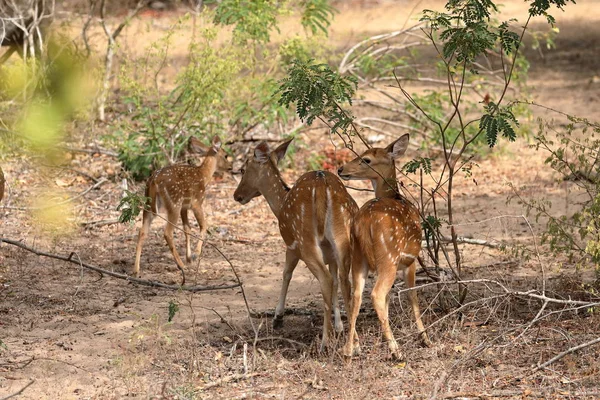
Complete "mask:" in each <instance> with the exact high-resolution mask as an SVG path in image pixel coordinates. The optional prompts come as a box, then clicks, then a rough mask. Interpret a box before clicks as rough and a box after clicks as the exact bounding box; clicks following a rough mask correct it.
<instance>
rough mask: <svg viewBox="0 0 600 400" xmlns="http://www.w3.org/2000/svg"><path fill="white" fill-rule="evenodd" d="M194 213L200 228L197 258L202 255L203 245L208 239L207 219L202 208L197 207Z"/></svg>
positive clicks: (193, 209)
mask: <svg viewBox="0 0 600 400" xmlns="http://www.w3.org/2000/svg"><path fill="white" fill-rule="evenodd" d="M192 211H193V212H194V216H195V217H196V221H198V226H199V227H200V239H199V241H198V246H197V247H196V254H197V257H200V255H201V254H202V245H203V244H204V240H205V239H206V230H207V228H208V227H207V225H206V218H205V217H204V210H202V207H201V206H195V207H194V208H192Z"/></svg>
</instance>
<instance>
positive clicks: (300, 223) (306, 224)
mask: <svg viewBox="0 0 600 400" xmlns="http://www.w3.org/2000/svg"><path fill="white" fill-rule="evenodd" d="M290 142H291V140H289V141H287V142H285V143H283V144H281V145H280V146H279V147H277V148H276V149H275V150H273V151H270V149H269V146H268V145H267V143H265V142H261V143H260V144H258V145H257V146H256V148H255V149H254V152H253V154H252V155H250V157H249V158H248V160H247V161H246V163H245V164H244V167H243V168H242V171H241V172H242V179H241V181H240V183H239V185H238V187H237V189H236V191H235V193H234V196H233V197H234V199H235V200H236V201H238V202H240V203H242V204H246V203H248V202H249V201H250V200H251V199H253V198H255V197H258V196H260V195H263V196H264V197H265V199H266V201H267V203H268V204H269V206H270V208H271V210H272V211H273V214H275V217H277V220H278V221H279V232H280V233H281V237H282V238H283V241H284V242H285V244H286V246H287V249H286V253H285V267H284V269H283V283H282V286H281V292H280V295H279V301H278V303H277V307H276V309H275V317H274V320H273V325H274V327H276V328H277V327H280V326H281V325H282V324H283V314H284V308H285V299H286V296H287V291H288V287H289V284H290V280H291V279H292V275H293V273H294V269H295V268H296V266H297V265H298V261H299V260H302V261H304V263H305V264H306V266H307V267H308V269H309V270H310V272H312V274H313V275H314V276H315V277H316V278H317V280H318V281H319V284H320V286H321V293H322V295H323V302H324V315H323V340H322V341H321V350H323V348H324V346H325V345H326V344H327V342H328V341H329V340H330V339H331V337H332V333H333V332H332V324H331V312H332V308H333V310H334V318H335V330H336V331H337V332H341V331H343V324H342V320H341V316H340V311H339V307H338V300H337V289H338V285H340V286H341V289H342V296H343V298H344V302H345V304H346V308H347V307H348V305H349V304H350V303H349V302H350V281H349V271H350V225H351V221H352V216H353V215H354V213H355V212H356V211H357V210H358V206H357V205H356V202H355V201H354V199H352V197H350V195H349V194H348V192H347V191H346V188H345V187H344V185H343V184H342V182H341V181H340V179H339V178H338V177H337V176H335V175H334V174H332V173H330V172H326V171H313V172H307V173H305V174H304V175H302V176H301V177H300V178H299V179H298V181H297V182H296V184H295V185H294V187H293V188H291V189H290V188H289V187H288V186H287V185H286V184H285V182H284V181H283V179H282V178H281V174H280V172H279V169H278V167H277V164H278V162H279V161H280V160H281V159H282V158H283V157H284V156H285V153H286V150H287V148H288V146H289V144H290ZM326 265H328V266H329V269H328V268H327V267H326ZM338 274H339V276H338Z"/></svg>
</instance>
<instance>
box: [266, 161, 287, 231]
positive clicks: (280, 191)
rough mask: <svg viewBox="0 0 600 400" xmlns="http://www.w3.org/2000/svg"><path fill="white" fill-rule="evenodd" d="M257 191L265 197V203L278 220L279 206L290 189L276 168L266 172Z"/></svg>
mask: <svg viewBox="0 0 600 400" xmlns="http://www.w3.org/2000/svg"><path fill="white" fill-rule="evenodd" d="M259 191H260V193H261V194H262V195H263V196H264V197H265V200H267V203H269V207H271V211H273V214H275V216H276V217H277V219H279V211H280V210H281V204H282V203H283V199H285V196H286V195H287V193H288V192H289V191H290V188H289V187H288V185H287V184H286V183H285V182H284V181H283V179H282V178H281V174H280V173H279V170H278V169H277V168H275V167H273V168H269V169H268V170H267V172H266V174H265V178H264V180H263V181H262V184H261V187H260V188H259Z"/></svg>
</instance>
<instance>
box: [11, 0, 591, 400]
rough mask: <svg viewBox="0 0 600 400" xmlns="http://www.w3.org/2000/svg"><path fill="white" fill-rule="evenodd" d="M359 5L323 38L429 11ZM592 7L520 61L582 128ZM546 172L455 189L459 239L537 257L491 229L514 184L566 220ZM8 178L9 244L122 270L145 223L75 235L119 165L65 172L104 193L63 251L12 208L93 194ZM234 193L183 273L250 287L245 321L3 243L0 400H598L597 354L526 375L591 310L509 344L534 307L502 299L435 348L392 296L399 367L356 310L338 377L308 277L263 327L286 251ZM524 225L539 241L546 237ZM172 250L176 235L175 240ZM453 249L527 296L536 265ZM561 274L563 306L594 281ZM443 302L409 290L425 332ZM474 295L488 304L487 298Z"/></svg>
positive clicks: (150, 249) (508, 165)
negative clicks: (46, 195) (173, 308)
mask: <svg viewBox="0 0 600 400" xmlns="http://www.w3.org/2000/svg"><path fill="white" fill-rule="evenodd" d="M368 3H369V4H365V5H364V6H363V7H362V8H360V6H359V5H358V6H357V5H354V7H353V8H351V7H346V6H341V7H340V9H341V14H340V15H339V16H338V18H337V19H336V23H335V25H334V27H333V30H332V34H331V38H332V40H333V41H335V42H338V43H342V42H346V43H352V42H354V41H355V40H356V38H357V37H364V36H366V35H367V34H374V33H379V32H382V31H386V30H392V29H396V28H397V27H398V25H400V26H401V25H403V24H404V20H405V17H401V16H404V15H406V14H407V10H410V9H412V8H413V7H417V8H426V7H434V6H437V5H439V4H440V2H434V3H429V2H391V1H387V2H386V1H381V2H368ZM522 11H523V5H522V3H520V2H517V1H509V2H507V6H506V7H505V13H507V14H509V15H512V14H511V13H517V12H522ZM597 11H600V1H587V2H585V4H581V5H580V4H578V5H569V6H568V7H567V12H566V13H564V15H563V14H560V13H559V18H558V25H559V26H560V28H561V34H560V36H559V37H558V39H557V41H556V45H557V49H556V50H544V51H543V54H542V53H538V52H533V51H530V52H529V53H530V54H529V59H530V61H531V63H532V68H531V70H530V80H529V83H530V85H531V87H532V88H533V89H532V91H533V93H534V96H535V97H536V98H537V100H538V101H539V102H542V103H543V104H545V105H546V106H549V107H552V108H555V109H559V110H562V111H564V112H568V113H575V114H577V115H579V116H582V117H587V118H589V119H592V120H600V82H599V80H598V79H597V78H598V76H600V59H599V58H600V23H599V22H600V17H598V12H597ZM364 21H368V23H367V24H365V23H364ZM534 114H535V115H538V116H544V115H546V113H545V112H544V111H543V110H541V109H534ZM310 142H311V143H312V145H313V147H312V148H311V150H316V151H318V150H320V149H323V148H326V147H327V146H328V144H327V140H326V137H325V136H324V135H322V133H321V132H317V131H313V132H312V133H310ZM307 156H308V150H302V151H301V152H300V153H298V157H307ZM543 160H544V155H542V154H539V153H536V152H535V151H534V150H532V149H530V148H528V147H527V143H526V142H525V141H524V140H519V141H517V142H516V143H513V144H510V145H507V146H505V147H504V148H503V150H502V151H500V152H498V154H496V155H495V156H493V157H490V158H488V159H486V160H483V161H481V162H479V168H478V170H477V171H476V179H477V182H478V183H477V184H475V183H474V182H473V181H472V180H462V181H459V182H458V183H457V187H456V195H455V201H456V218H457V223H458V224H459V234H461V235H464V236H469V235H472V236H474V237H478V238H484V239H489V240H501V241H513V242H522V243H525V244H528V245H531V243H532V241H531V231H530V229H529V227H528V225H527V222H526V221H525V220H524V219H523V218H504V217H501V216H507V215H510V216H521V215H523V213H524V210H523V209H522V207H521V206H519V205H518V204H516V203H511V204H507V203H506V199H507V196H508V195H509V194H510V189H509V188H508V187H507V185H506V184H507V182H511V183H513V184H514V185H515V186H516V187H523V188H524V189H523V192H524V193H526V194H528V195H531V196H545V197H547V198H549V199H551V200H552V201H553V203H554V204H555V209H556V210H557V213H561V212H567V213H568V212H570V210H572V208H573V204H574V203H575V198H574V197H573V196H574V195H573V194H571V193H570V191H569V188H570V185H571V184H570V183H568V182H562V181H560V180H559V179H558V177H557V176H556V175H555V174H553V173H552V172H551V171H550V170H549V169H548V168H547V167H546V166H545V165H544V163H543ZM2 167H3V169H4V172H5V175H6V179H7V182H8V185H9V186H8V191H7V195H6V197H5V199H4V200H3V205H2V207H0V232H1V235H2V236H4V237H7V238H11V239H13V240H19V241H23V242H24V243H26V244H28V245H30V246H33V247H35V248H36V249H40V250H44V251H47V252H51V253H55V254H60V255H64V256H68V255H69V254H70V253H71V252H75V255H76V256H77V257H79V258H81V260H82V261H85V262H88V263H91V264H93V265H97V266H99V267H101V268H104V269H108V270H113V271H115V272H122V273H128V272H129V271H130V270H131V268H132V267H133V261H134V249H135V239H136V235H137V229H139V226H140V224H141V222H140V221H139V220H138V221H137V223H136V225H135V226H129V225H122V224H109V225H104V226H99V227H94V228H91V229H83V228H81V227H79V226H78V225H77V223H78V222H82V221H98V220H104V219H111V218H115V217H116V216H117V215H118V212H117V211H116V210H115V209H116V205H117V204H118V201H119V198H120V194H121V189H120V180H119V179H118V178H117V175H115V171H117V166H116V165H115V161H114V159H113V158H111V157H109V156H98V155H95V156H90V155H85V154H78V155H77V156H76V159H75V160H73V162H72V163H71V167H72V168H74V169H81V170H85V171H86V173H88V174H90V175H92V176H94V177H95V178H101V177H107V178H108V181H107V182H106V183H105V184H103V185H102V186H100V187H99V188H98V189H97V190H93V191H91V192H89V193H87V194H86V195H85V196H82V197H80V198H78V199H77V200H76V201H74V202H73V204H74V208H73V210H72V214H71V215H70V217H69V220H70V221H71V222H72V228H71V230H70V232H68V233H63V234H61V235H59V236H56V237H53V236H50V235H48V234H47V232H45V228H46V227H42V226H40V225H39V224H37V223H36V220H35V218H34V217H33V216H32V214H31V212H30V211H28V210H20V209H18V208H19V207H29V206H30V205H31V201H32V200H33V199H35V198H36V196H37V193H39V188H41V187H45V186H50V187H59V188H62V189H63V190H66V191H67V192H68V193H70V194H72V195H73V194H76V193H80V192H82V191H84V190H85V189H86V188H88V187H89V186H90V185H91V184H93V182H91V181H90V180H89V179H87V178H85V177H83V176H81V175H78V174H76V173H74V172H73V171H72V170H68V169H64V170H62V169H61V170H58V169H57V170H47V169H46V170H44V171H43V172H40V170H39V168H38V167H37V166H36V164H35V163H34V161H33V160H27V159H19V160H10V159H9V160H5V161H4V163H3V165H2ZM300 173H301V172H300V171H292V170H288V171H286V173H285V176H286V179H287V180H288V182H293V181H294V180H295V179H296V178H297V177H298V176H299V175H300ZM235 186H236V182H235V181H234V180H233V178H231V177H225V178H224V179H223V180H221V181H219V182H216V183H215V184H213V185H212V186H211V188H210V190H209V192H208V195H207V201H206V205H207V207H206V213H207V218H208V221H209V224H210V242H211V244H212V245H214V246H215V247H212V246H206V245H205V252H204V254H203V257H202V258H201V259H200V260H199V261H198V262H196V263H195V264H194V265H193V266H191V267H190V269H189V270H188V274H187V277H188V280H189V283H191V284H197V285H219V284H224V283H235V282H236V280H235V276H234V274H233V272H232V270H231V267H230V265H229V263H228V262H227V261H226V260H225V259H224V258H223V257H222V256H221V254H219V252H218V251H217V250H216V248H217V249H218V250H219V251H220V252H222V254H224V255H225V256H226V257H227V259H228V260H229V261H230V262H231V264H232V265H233V266H234V267H235V270H236V271H237V273H238V274H239V275H240V277H241V279H242V280H243V283H244V291H245V295H246V298H247V301H248V306H249V307H250V309H251V310H252V311H253V312H254V313H255V314H254V318H253V319H252V323H250V320H249V319H248V317H247V311H246V307H245V303H244V298H243V296H242V294H241V291H240V289H239V288H237V289H229V290H221V291H210V292H203V293H196V294H191V293H186V292H173V291H168V290H162V289H158V288H150V287H144V286H138V285H134V284H131V283H126V282H125V281H122V280H117V279H113V278H110V277H108V276H103V277H101V276H99V275H98V274H96V273H94V272H91V271H89V270H86V269H81V268H79V267H77V266H74V265H73V264H67V263H65V262H63V261H59V260H53V259H49V258H45V257H39V256H37V255H34V254H32V253H29V252H25V251H23V250H21V249H18V248H16V247H14V246H10V245H7V244H1V245H0V284H1V286H0V340H1V341H2V343H0V346H1V347H0V398H2V397H3V396H6V395H9V394H12V393H15V392H16V391H17V390H19V389H21V388H22V387H24V386H25V385H26V384H28V382H30V381H32V380H33V381H34V382H33V384H32V385H31V386H29V387H28V388H27V389H26V390H25V391H24V392H23V393H22V394H21V395H20V397H18V398H22V399H119V398H135V399H137V398H139V399H146V398H169V399H191V398H202V399H204V398H256V399H258V398H277V399H287V398H308V399H313V398H315V399H316V398H339V399H358V398H365V399H371V398H382V399H391V398H394V399H403V398H424V397H426V396H429V395H430V394H431V393H433V392H434V391H435V390H436V384H439V382H441V380H442V379H444V378H445V377H446V375H444V374H449V375H450V377H449V378H448V380H447V384H446V385H443V387H441V388H438V390H440V393H439V395H440V396H443V395H444V393H445V395H447V396H450V395H451V394H457V396H458V394H462V395H463V396H464V397H468V396H469V394H471V395H472V397H474V396H476V395H478V394H482V393H495V395H488V397H486V398H572V399H575V398H577V399H580V398H597V396H600V393H599V392H598V390H599V388H598V386H597V382H598V379H599V374H600V367H599V365H598V362H597V360H598V357H599V356H600V354H599V350H598V349H597V348H596V349H594V348H590V349H587V350H584V351H582V352H581V353H578V354H576V355H570V356H567V357H565V358H564V359H563V360H561V361H560V362H559V363H557V364H555V365H554V367H553V368H552V369H551V370H546V371H544V372H542V373H537V374H527V371H528V369H529V368H530V367H531V366H532V365H534V364H536V363H539V362H543V361H545V360H547V359H549V358H551V357H552V356H554V355H555V354H557V353H558V352H560V351H562V350H564V349H566V348H568V347H570V346H572V345H575V344H577V343H581V342H584V341H586V340H590V339H592V338H593V337H597V336H598V334H599V333H600V328H599V326H600V319H599V317H598V315H597V313H596V314H594V313H585V314H584V313H579V314H578V313H575V312H571V313H568V314H566V315H563V314H560V315H557V316H556V318H548V319H547V320H545V321H543V322H541V323H540V324H539V325H536V326H535V327H534V329H531V330H530V331H527V332H526V333H525V334H523V335H522V336H520V337H517V335H518V332H520V331H518V330H515V329H512V328H515V327H517V326H521V325H522V324H524V323H526V322H527V321H529V320H530V319H531V318H532V317H533V316H534V315H535V313H536V312H537V310H538V308H539V304H535V303H528V302H524V301H520V300H517V299H516V298H511V299H508V300H507V299H504V300H503V301H499V302H497V303H493V302H491V303H490V304H489V305H488V306H486V307H481V308H472V309H469V310H468V312H466V314H465V319H464V323H462V324H461V323H459V322H458V321H457V320H456V318H448V319H446V320H443V321H441V322H440V323H439V324H437V325H435V326H434V327H433V328H432V329H431V337H432V339H433V342H434V344H433V346H432V347H431V348H429V349H426V348H422V347H420V346H419V343H418V341H417V338H416V337H415V336H414V333H415V328H414V326H413V317H412V314H411V312H410V307H407V299H406V296H405V295H401V296H397V297H394V298H393V301H392V306H391V313H392V315H393V317H392V318H393V323H394V332H395V335H396V338H397V339H398V340H399V342H400V343H401V346H402V347H403V349H404V350H405V353H406V355H407V362H406V363H394V362H391V361H390V360H388V359H387V348H386V346H385V343H382V340H381V339H380V334H379V326H378V323H377V318H376V316H375V315H374V313H373V311H372V308H371V305H370V301H369V300H368V296H366V297H367V299H366V301H365V304H364V308H365V311H364V312H363V313H362V314H361V317H360V319H359V329H360V331H359V333H360V334H361V336H362V337H363V342H364V344H363V347H364V349H363V351H364V354H363V356H361V357H358V358H356V359H355V360H354V361H353V363H352V364H351V365H346V364H344V363H343V362H342V361H341V359H340V358H339V356H338V355H337V354H336V353H335V352H331V353H327V354H319V353H318V352H317V349H318V343H319V341H318V337H319V334H320V332H321V322H322V317H321V316H320V315H321V311H320V304H321V300H320V294H319V287H318V283H317V281H316V279H315V278H314V277H313V276H312V275H311V274H310V273H309V272H308V270H307V269H306V268H304V267H303V266H299V267H298V268H297V270H296V273H295V275H294V279H293V281H292V284H291V287H290V292H289V295H288V304H287V306H288V308H289V310H291V313H290V314H289V315H287V316H286V320H285V326H284V328H283V329H282V330H278V331H273V329H272V327H271V320H270V318H269V317H268V315H269V313H272V311H273V309H274V306H275V304H276V301H277V297H278V292H279V286H280V283H281V269H282V265H283V259H284V246H283V243H282V240H281V238H280V236H279V232H278V228H277V223H276V220H275V218H274V217H273V216H272V214H271V212H270V210H269V208H268V206H267V204H266V202H265V201H264V199H255V200H253V201H252V202H251V203H249V204H248V205H245V206H241V205H239V204H238V203H236V202H235V201H233V198H232V194H233V191H234V189H235ZM365 187H366V185H365ZM140 188H141V186H140ZM351 194H352V195H353V196H355V198H356V199H357V202H358V203H359V204H362V203H364V201H366V200H367V199H368V198H369V194H368V193H364V192H351ZM481 221H484V222H481ZM531 223H532V224H533V229H534V230H535V232H539V231H540V230H541V229H542V228H543V226H542V225H541V224H536V223H535V221H531ZM161 225H162V224H161V223H160V222H158V221H157V222H155V224H154V225H153V229H152V234H151V235H150V237H149V239H148V240H147V241H146V244H145V246H144V251H143V253H142V274H143V277H144V278H147V279H155V280H161V281H165V282H168V283H177V282H178V281H179V273H178V270H177V268H176V266H175V263H174V262H173V260H172V256H171V254H170V252H169V250H168V248H167V247H166V246H165V243H164V240H163V238H162V228H161ZM181 236H182V235H177V237H176V240H177V242H178V243H179V244H181V243H182V237H181ZM461 249H462V254H463V257H464V262H465V265H466V276H467V277H468V278H470V277H478V278H480V277H487V278H494V279H499V280H502V281H503V282H507V283H509V284H511V285H514V286H515V287H521V288H523V287H525V288H535V287H537V286H538V285H539V283H540V275H541V272H540V268H539V264H538V262H536V261H535V260H527V259H520V258H516V257H513V256H511V255H510V254H507V253H504V252H501V251H499V250H496V249H490V248H485V247H473V246H463V247H461ZM562 261H563V260H558V259H556V258H555V257H553V256H552V255H551V254H549V253H547V252H545V251H544V252H542V254H541V262H542V264H543V265H545V267H546V270H547V271H550V272H551V276H552V279H551V281H550V282H551V287H552V290H553V293H556V294H557V296H560V295H561V293H564V291H565V290H572V289H573V288H576V287H577V285H579V284H580V283H581V282H582V281H585V280H586V279H589V278H590V274H589V273H588V272H585V271H584V272H582V273H581V274H572V273H566V272H569V271H571V270H569V271H563V270H562V269H561V265H562ZM399 286H400V284H399ZM484 292H485V291H484ZM437 295H438V292H437V290H436V289H434V288H433V287H431V288H428V289H425V290H423V291H422V292H420V296H421V297H420V302H421V306H422V308H423V309H424V310H425V311H424V321H425V323H426V325H427V324H430V323H433V322H434V321H436V320H438V319H439V318H441V317H442V316H443V312H442V311H441V310H440V309H439V307H437V305H436V304H437V303H436V296H437ZM485 295H487V296H491V294H490V293H489V292H485ZM170 302H176V303H177V304H179V311H178V313H177V314H176V316H175V318H174V320H173V321H172V322H168V321H167V316H168V307H169V303H170ZM482 321H483V322H482ZM252 325H253V326H254V329H256V330H257V333H255V332H254V331H253V326H252ZM515 332H517V333H515ZM342 340H343V339H342ZM482 343H488V344H489V345H486V346H481V344H482ZM440 398H441V397H440ZM476 398H482V397H476Z"/></svg>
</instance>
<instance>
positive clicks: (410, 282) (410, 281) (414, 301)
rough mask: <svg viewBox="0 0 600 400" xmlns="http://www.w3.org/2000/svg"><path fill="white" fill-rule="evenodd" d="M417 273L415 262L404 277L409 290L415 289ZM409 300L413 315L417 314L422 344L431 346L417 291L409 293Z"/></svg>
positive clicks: (416, 318) (416, 319)
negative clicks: (422, 318)
mask: <svg viewBox="0 0 600 400" xmlns="http://www.w3.org/2000/svg"><path fill="white" fill-rule="evenodd" d="M416 273H417V263H416V262H413V263H412V264H411V265H410V266H409V267H408V268H407V270H406V272H405V275H404V281H405V282H406V287H407V288H414V287H415V281H416ZM408 298H409V300H410V305H411V306H412V309H413V313H414V314H415V321H416V323H417V329H418V330H419V333H420V335H421V342H422V343H423V345H424V346H427V347H429V346H431V341H430V340H429V337H428V336H427V332H426V331H425V326H423V321H422V320H421V310H420V309H419V300H418V298H417V291H416V290H409V291H408Z"/></svg>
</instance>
